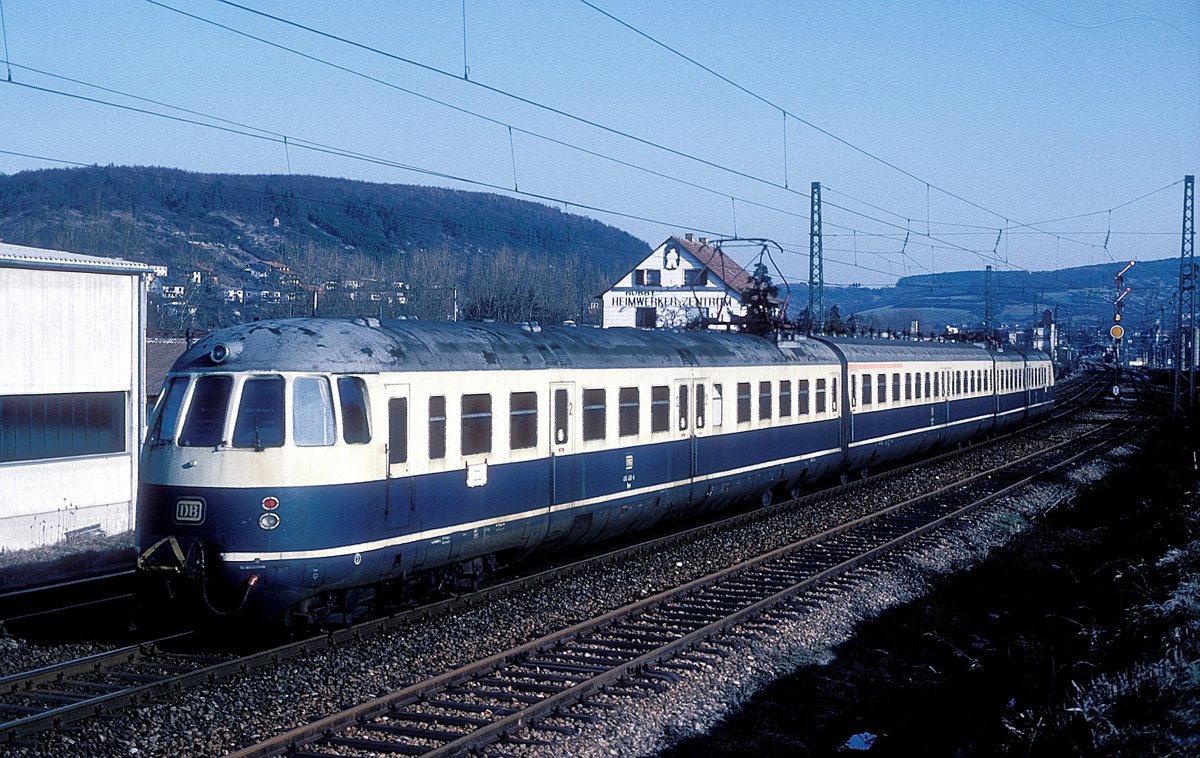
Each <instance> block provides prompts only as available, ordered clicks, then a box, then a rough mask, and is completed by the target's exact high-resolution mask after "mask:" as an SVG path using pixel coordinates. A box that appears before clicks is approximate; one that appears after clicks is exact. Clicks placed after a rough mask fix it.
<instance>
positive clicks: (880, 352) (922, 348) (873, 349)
mask: <svg viewBox="0 0 1200 758" xmlns="http://www.w3.org/2000/svg"><path fill="white" fill-rule="evenodd" d="M822 339H824V340H825V341H827V342H829V343H830V344H832V345H834V346H836V347H837V349H838V350H839V351H840V352H841V353H842V354H843V355H845V356H846V360H848V361H849V362H850V363H876V362H886V361H954V360H988V359H995V360H997V361H1019V362H1023V361H1025V360H1026V359H1035V360H1036V359H1039V358H1040V359H1043V360H1047V358H1046V356H1045V354H1044V353H1041V352H1038V351H1037V350H1032V349H1030V348H1024V347H1018V346H1016V345H1003V346H1001V347H1000V348H984V347H981V346H979V345H975V344H972V343H969V342H924V341H922V342H917V341H913V340H873V339H848V338H844V337H833V338H822Z"/></svg>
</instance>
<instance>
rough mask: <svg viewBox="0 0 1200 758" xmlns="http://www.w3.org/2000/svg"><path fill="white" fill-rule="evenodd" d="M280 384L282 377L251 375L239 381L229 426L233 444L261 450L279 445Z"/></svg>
mask: <svg viewBox="0 0 1200 758" xmlns="http://www.w3.org/2000/svg"><path fill="white" fill-rule="evenodd" d="M283 385H284V382H283V377H282V376H259V377H254V378H251V379H247V380H246V381H245V382H244V383H243V384H242V399H241V402H239V403H238V412H237V421H236V422H235V423H234V425H233V446H234V447H252V448H254V449H256V450H261V449H263V448H264V447H280V446H281V445H283ZM197 389H199V387H197ZM194 405H195V401H193V406H194Z"/></svg>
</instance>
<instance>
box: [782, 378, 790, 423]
mask: <svg viewBox="0 0 1200 758" xmlns="http://www.w3.org/2000/svg"><path fill="white" fill-rule="evenodd" d="M791 415H792V382H791V381H790V380H788V379H784V380H783V381H781V382H780V383H779V418H787V417H788V416H791Z"/></svg>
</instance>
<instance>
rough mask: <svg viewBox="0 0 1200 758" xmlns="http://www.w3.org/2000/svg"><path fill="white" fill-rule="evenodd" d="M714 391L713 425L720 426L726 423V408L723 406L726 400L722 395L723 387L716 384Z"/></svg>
mask: <svg viewBox="0 0 1200 758" xmlns="http://www.w3.org/2000/svg"><path fill="white" fill-rule="evenodd" d="M712 391H713V394H712V425H713V426H720V425H721V424H722V423H723V422H724V421H725V407H724V405H723V402H724V398H723V396H722V394H721V385H719V384H714V385H713V388H712Z"/></svg>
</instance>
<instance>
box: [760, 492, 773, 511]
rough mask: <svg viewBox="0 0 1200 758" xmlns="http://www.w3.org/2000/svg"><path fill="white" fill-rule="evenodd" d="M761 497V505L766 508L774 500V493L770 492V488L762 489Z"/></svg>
mask: <svg viewBox="0 0 1200 758" xmlns="http://www.w3.org/2000/svg"><path fill="white" fill-rule="evenodd" d="M761 499H762V507H763V508H767V507H769V506H770V505H771V503H772V502H773V501H774V500H775V495H774V493H772V492H771V490H764V491H763V493H762V498H761Z"/></svg>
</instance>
